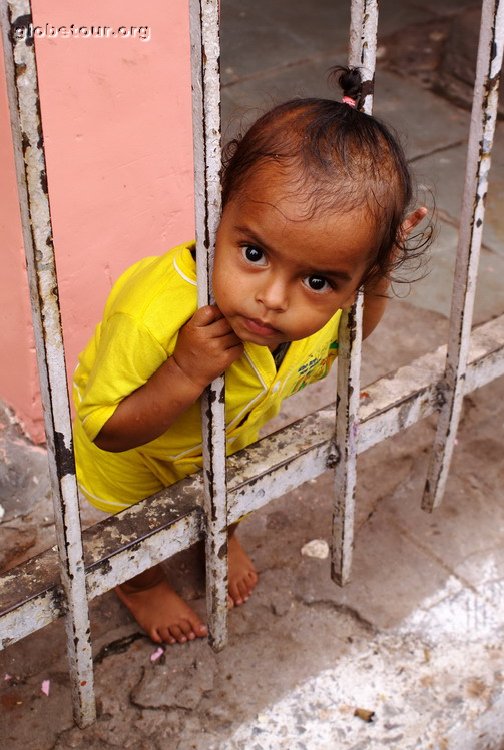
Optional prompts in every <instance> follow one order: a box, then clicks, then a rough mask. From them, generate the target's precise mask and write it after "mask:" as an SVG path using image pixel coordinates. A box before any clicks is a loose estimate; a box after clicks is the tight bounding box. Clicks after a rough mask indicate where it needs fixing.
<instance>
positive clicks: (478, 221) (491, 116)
mask: <svg viewBox="0 0 504 750" xmlns="http://www.w3.org/2000/svg"><path fill="white" fill-rule="evenodd" d="M503 46H504V10H503V6H502V3H500V2H499V0H484V2H483V8H482V17H481V29H480V39H479V47H478V63H477V67H476V82H475V85H474V96H473V105H472V112H471V126H470V131H469V146H468V156H467V165H466V175H465V186H464V195H463V199H462V213H461V219H460V232H459V241H458V247H457V260H456V264H455V276H454V284H453V297H452V307H451V314H450V338H449V342H448V350H447V356H446V369H445V375H444V380H443V382H442V384H441V386H440V388H439V391H438V398H439V403H440V404H442V407H441V413H440V415H439V421H438V427H437V432H436V437H435V440H434V446H433V450H432V455H431V462H430V466H429V471H428V476H427V481H426V484H425V491H424V496H423V500H422V508H423V509H424V510H427V511H432V510H433V509H434V508H436V507H437V506H438V505H439V504H440V502H441V500H442V498H443V493H444V489H445V486H446V481H447V477H448V470H449V468H450V462H451V457H452V454H453V449H454V446H455V439H456V435H457V428H458V423H459V420H460V414H461V410H462V402H463V397H464V380H465V373H466V367H467V355H468V351H469V341H470V334H471V325H472V314H473V306H474V295H475V291H476V281H477V273H478V261H479V252H480V247H481V238H482V234H483V219H484V214H485V197H486V193H487V186H488V173H489V170H490V154H491V150H492V142H493V136H494V131H495V123H496V119H497V101H498V85H499V77H500V69H501V65H502V52H503Z"/></svg>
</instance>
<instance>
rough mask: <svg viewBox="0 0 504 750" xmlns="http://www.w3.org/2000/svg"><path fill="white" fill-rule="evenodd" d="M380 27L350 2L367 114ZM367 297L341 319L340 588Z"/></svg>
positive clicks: (345, 572)
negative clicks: (365, 300) (364, 304)
mask: <svg viewBox="0 0 504 750" xmlns="http://www.w3.org/2000/svg"><path fill="white" fill-rule="evenodd" d="M377 29H378V2H377V0H352V15H351V23H350V55H349V64H350V65H351V66H357V67H360V68H361V72H362V76H363V94H364V102H363V106H362V108H363V109H364V111H365V112H366V113H368V114H371V112H372V108H373V86H374V71H375V64H376V35H377ZM363 298H364V295H363V292H362V289H361V290H359V293H358V295H357V301H356V303H355V304H354V305H353V307H352V309H351V310H350V311H349V312H348V313H344V314H343V315H342V319H341V323H340V349H339V356H338V384H337V398H336V456H337V462H336V468H335V480H334V481H335V488H334V491H335V504H334V511H333V531H332V578H333V580H334V581H336V583H338V584H339V585H340V586H343V585H344V584H345V583H347V582H348V581H349V579H350V571H351V567H352V553H353V537H354V517H355V487H356V481H357V431H358V423H359V418H358V414H359V397H360V365H361V347H362V313H363Z"/></svg>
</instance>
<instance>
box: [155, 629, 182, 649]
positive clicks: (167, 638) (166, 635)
mask: <svg viewBox="0 0 504 750" xmlns="http://www.w3.org/2000/svg"><path fill="white" fill-rule="evenodd" d="M158 632H159V635H160V636H161V638H162V641H163V643H168V644H169V645H170V646H173V644H174V643H176V642H177V641H176V640H175V638H174V637H173V636H172V634H171V633H170V631H169V630H168V628H159V630H158ZM151 638H152V636H151ZM153 640H154V639H153ZM156 643H158V641H156Z"/></svg>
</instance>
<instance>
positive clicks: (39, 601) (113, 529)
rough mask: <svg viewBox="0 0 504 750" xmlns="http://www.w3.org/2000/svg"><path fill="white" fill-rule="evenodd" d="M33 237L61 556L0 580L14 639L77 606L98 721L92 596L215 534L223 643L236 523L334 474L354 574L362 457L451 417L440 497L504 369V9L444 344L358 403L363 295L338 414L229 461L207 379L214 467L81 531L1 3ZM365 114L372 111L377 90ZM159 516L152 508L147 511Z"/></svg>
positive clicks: (210, 572)
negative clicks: (486, 307)
mask: <svg viewBox="0 0 504 750" xmlns="http://www.w3.org/2000/svg"><path fill="white" fill-rule="evenodd" d="M1 8H2V25H3V34H4V49H5V58H6V72H7V78H8V90H9V102H10V108H11V115H12V123H13V139H14V147H15V158H16V169H17V176H18V185H19V196H20V206H21V215H22V223H23V235H24V244H25V250H26V258H27V265H28V275H29V283H30V295H31V302H32V311H33V320H34V328H35V335H36V348H37V359H38V366H39V372H40V377H41V390H42V399H43V406H44V415H45V427H46V435H47V446H48V460H49V469H50V477H51V486H52V494H53V501H54V512H55V518H56V531H57V542H58V545H57V552H54V551H52V550H48V551H46V552H44V553H42V554H40V555H38V556H36V557H34V558H32V559H30V560H28V561H27V562H26V563H23V564H22V565H20V566H19V567H17V568H15V569H13V570H11V571H9V572H7V573H5V574H4V575H3V576H1V578H0V582H1V593H0V637H1V641H2V647H7V646H9V645H10V644H12V643H15V642H16V641H18V640H20V639H21V638H24V637H25V636H27V635H29V634H30V633H32V632H34V631H36V630H38V629H39V628H42V627H44V626H45V625H47V624H48V623H50V622H52V621H53V620H55V619H57V618H59V617H62V616H64V617H65V620H66V628H67V643H68V656H69V662H70V672H71V680H72V690H73V705H74V715H75V718H76V721H77V722H78V723H79V725H80V726H85V725H87V724H89V723H91V722H92V721H93V720H94V718H95V702H94V690H93V670H92V659H91V644H90V639H89V615H88V601H89V600H90V599H92V598H93V597H95V596H98V595H99V594H101V593H104V592H105V591H107V590H109V589H111V588H112V587H113V586H115V585H117V584H118V583H121V582H122V581H124V580H126V579H128V578H130V577H131V576H132V575H133V574H136V573H138V572H140V571H142V570H145V569H146V568H148V567H151V566H152V565H154V564H156V563H159V562H161V561H162V560H163V559H166V558H167V557H170V556H171V555H172V554H174V553H175V552H177V551H179V550H181V549H184V548H186V547H188V546H189V545H191V544H193V543H194V542H195V541H197V540H198V539H201V538H205V540H206V561H207V562H206V565H207V587H206V588H207V609H208V622H209V630H210V642H211V643H212V645H213V647H214V648H215V649H220V648H222V647H223V646H224V645H225V642H226V615H227V609H226V575H227V559H226V555H225V554H222V552H223V550H226V544H227V532H226V529H227V526H228V525H229V524H231V523H233V522H234V521H236V520H238V519H239V518H240V517H241V516H242V515H244V513H247V512H250V511H251V510H254V509H256V508H259V507H261V506H263V505H265V504H266V503H268V502H269V501H270V500H273V499H274V498H276V497H279V496H280V495H283V494H284V493H285V492H287V491H289V490H292V489H294V488H295V487H297V486H299V485H300V484H302V483H303V482H306V481H308V480H310V479H314V478H315V477H317V476H319V475H320V474H322V473H323V472H324V471H326V470H327V468H333V469H334V475H335V488H334V523H333V551H332V569H333V578H334V580H335V581H337V582H338V583H339V584H340V585H343V584H344V583H345V582H346V581H347V580H348V578H349V575H350V569H351V559H352V548H353V523H354V500H355V484H356V458H357V455H358V454H359V453H361V452H363V451H365V450H367V449H368V448H370V447H372V446H373V445H376V444H377V443H379V442H381V441H382V440H384V439H386V438H387V437H390V436H392V435H394V434H396V433H398V432H399V431H401V430H403V429H405V428H407V427H409V426H410V425H412V424H414V423H415V422H417V421H418V420H420V419H423V418H424V417H426V416H427V415H429V414H433V413H434V412H439V418H438V428H437V434H436V438H435V443H434V446H433V451H432V457H431V465H430V469H429V473H428V477H427V480H426V485H425V493H424V498H423V503H422V505H423V508H424V509H425V510H429V511H431V510H432V509H433V508H435V507H436V506H437V505H438V504H439V502H440V501H441V498H442V495H443V491H444V487H445V483H446V479H447V474H448V469H449V465H450V459H451V455H452V452H453V447H454V443H455V438H456V432H457V426H458V422H459V418H460V413H461V407H462V400H463V397H464V395H465V394H467V393H469V392H471V391H472V390H474V389H476V388H479V387H481V386H482V385H485V384H486V383H488V382H490V381H492V380H494V379H495V378H497V377H499V376H500V375H502V374H503V373H504V316H501V317H500V318H496V319H494V320H492V321H490V322H488V323H485V324H483V325H481V326H479V327H478V328H475V329H473V330H472V331H471V322H472V310H473V302H474V293H475V286H476V278H477V267H478V257H479V249H480V245H481V237H482V230H483V219H484V198H485V194H486V189H487V181H488V172H489V168H490V153H491V147H492V140H493V134H494V129H495V122H496V116H497V86H498V80H499V73H500V68H501V64H502V52H503V45H504V10H503V8H502V5H501V3H500V2H499V0H484V2H483V14H482V23H481V32H480V44H479V52H478V65H477V72H476V83H475V88H474V101H473V109H472V115H471V128H470V135H469V147H468V157H467V168H466V178H465V189H464V198H463V208H462V215H461V220H460V234H459V243H458V249H457V261H456V269H455V278H454V287H453V297H452V309H451V318H450V321H451V322H450V336H449V341H448V345H447V347H440V349H439V350H437V351H436V352H434V353H431V354H429V355H425V356H423V357H421V358H419V359H417V360H415V361H413V362H411V363H410V364H409V365H408V366H407V367H402V368H400V369H398V370H397V371H396V372H395V373H393V374H392V375H391V376H390V375H389V376H388V377H387V378H384V379H382V380H379V381H377V382H376V383H374V384H373V385H371V386H369V387H368V388H367V395H368V398H367V399H366V402H365V404H361V405H360V404H359V394H360V382H359V377H360V348H361V347H360V344H361V320H362V294H359V298H358V301H357V303H356V304H355V306H354V307H353V309H352V310H351V311H350V313H349V314H348V315H346V316H345V320H344V323H343V325H342V333H341V341H340V354H339V366H338V386H337V399H336V401H337V405H338V406H337V409H336V422H335V412H334V408H332V409H330V408H325V409H322V410H320V411H318V412H315V413H313V414H311V415H309V416H308V417H305V418H304V419H302V420H300V421H299V422H297V423H295V424H294V425H290V426H288V427H286V428H285V429H283V430H282V431H280V432H278V433H275V434H273V435H271V436H269V437H267V438H264V439H263V440H261V441H260V442H259V443H256V444H255V445H253V446H251V447H249V448H247V449H245V450H243V451H241V452H240V453H238V454H235V455H234V456H232V457H230V458H229V459H227V461H226V459H225V440H224V408H223V399H222V398H221V396H222V394H223V388H224V383H223V379H222V378H220V379H218V380H217V381H215V382H214V383H212V385H211V386H210V387H209V389H208V391H207V393H206V395H205V399H204V405H203V409H202V413H203V435H204V439H203V445H204V468H203V471H202V472H200V473H198V474H195V475H193V476H191V477H188V478H187V479H184V480H183V481H181V482H179V483H177V484H176V485H173V486H171V487H169V488H167V489H166V490H164V491H163V492H160V493H158V494H157V495H155V496H153V497H151V498H149V499H148V502H146V501H142V502H141V503H139V504H138V505H135V506H133V507H132V508H130V509H128V510H127V511H124V512H122V513H121V514H120V515H119V516H115V517H113V518H108V519H106V520H105V521H103V522H101V523H100V524H98V525H96V526H94V527H91V528H90V529H88V530H87V531H85V532H84V534H81V528H80V520H79V509H78V497H77V486H76V480H75V471H74V460H73V452H72V440H71V424H70V410H69V403H68V395H67V386H66V374H65V373H66V369H65V360H64V351H63V340H62V333H61V322H60V313H59V305H58V293H57V279H56V272H55V264H54V249H53V244H52V229H51V216H50V206H49V196H48V193H47V181H46V179H45V156H44V146H43V138H42V137H41V132H42V123H41V121H40V107H39V91H38V81H37V69H36V57H35V49H34V45H33V44H31V45H30V44H27V43H26V41H25V39H23V38H20V36H19V35H16V34H15V33H14V31H15V29H16V27H18V26H19V25H20V24H24V25H27V24H28V23H30V21H31V6H30V1H29V0H1ZM190 15H191V56H192V76H193V130H194V155H195V195H196V240H197V244H196V247H197V266H198V301H199V304H207V302H208V300H209V299H210V294H211V291H210V282H209V279H210V278H211V274H210V270H211V265H212V249H213V244H214V236H215V231H216V227H217V224H218V219H219V212H220V184H219V171H220V115H219V89H220V85H219V65H218V60H219V35H218V25H219V17H218V0H191V1H190ZM377 23H378V3H377V0H353V1H352V17H351V29H350V42H351V52H350V64H351V65H359V66H363V68H364V69H365V71H366V73H367V75H368V87H369V90H372V82H373V80H374V68H375V58H376V33H377ZM364 108H365V110H366V111H367V112H370V111H371V108H372V95H371V94H370V95H368V96H367V97H366V100H365V103H364ZM147 510H148V512H147Z"/></svg>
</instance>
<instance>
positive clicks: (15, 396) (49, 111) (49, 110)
mask: <svg viewBox="0 0 504 750" xmlns="http://www.w3.org/2000/svg"><path fill="white" fill-rule="evenodd" d="M33 9H34V24H36V25H38V26H40V27H42V28H43V29H45V26H46V23H48V24H50V25H51V26H53V27H61V26H66V27H69V26H70V24H75V26H76V27H81V26H88V27H90V26H98V25H101V26H105V25H106V26H109V27H111V28H113V29H118V28H119V27H121V26H122V27H130V26H137V27H148V28H147V29H144V30H143V31H142V32H141V33H142V35H143V36H145V37H150V38H149V39H148V40H147V39H146V40H141V39H140V38H138V37H137V38H132V37H131V36H130V37H128V38H127V37H119V36H118V37H116V38H110V37H109V38H93V37H89V38H86V37H84V36H77V37H76V36H68V37H62V36H59V37H53V38H50V37H48V36H46V37H41V38H38V39H36V50H37V62H38V71H39V84H40V91H41V107H42V121H43V129H44V139H45V147H46V159H47V172H48V182H49V194H50V201H51V215H52V220H53V231H54V241H55V248H56V262H57V269H58V278H59V286H60V303H61V311H62V318H63V331H64V338H65V347H66V354H67V362H68V371H69V373H71V371H72V370H73V368H74V366H75V362H76V358H77V354H78V352H79V351H80V350H81V349H82V347H83V346H84V344H85V343H86V341H87V339H88V337H89V335H90V333H91V331H92V329H93V327H94V325H95V324H96V322H97V321H98V320H99V318H100V314H101V310H102V307H103V303H104V301H105V298H106V296H107V293H108V291H109V289H110V286H111V284H112V281H113V280H114V279H115V278H117V276H118V275H119V274H120V273H121V271H122V270H123V269H124V268H126V267H127V266H128V265H129V264H130V263H131V262H133V261H135V260H136V259H138V258H140V257H142V256H145V255H151V254H159V253H162V252H163V251H164V250H165V249H168V248H169V247H170V246H171V245H173V244H176V243H178V242H182V241H184V240H185V239H187V238H189V237H191V236H192V234H193V203H192V201H193V198H192V181H193V178H192V143H191V86H190V67H189V31H188V18H187V3H186V2H185V0H170V2H168V3H167V2H165V0H151V2H149V3H144V4H141V5H138V3H137V2H133V0H106V1H105V2H104V0H88V2H86V3H83V2H82V0H66V2H65V3H61V2H58V1H57V0H33ZM84 33H85V32H84ZM0 85H2V86H3V85H4V84H3V82H2V84H0ZM0 135H1V142H2V153H1V156H2V157H3V158H2V161H1V163H2V165H4V164H7V167H8V169H7V170H2V175H1V179H2V185H1V188H2V197H3V196H4V195H5V196H6V200H4V199H3V200H2V206H1V208H0V223H1V225H2V230H3V231H2V241H3V250H2V255H3V257H4V258H6V259H7V265H8V273H7V274H1V275H0V296H1V299H2V305H1V309H2V312H1V315H2V319H3V321H4V323H5V324H4V325H2V330H1V332H0V337H1V341H2V350H3V351H4V352H5V350H6V349H7V351H8V359H7V361H8V362H9V363H10V366H9V368H5V367H3V368H2V372H1V373H0V398H1V399H2V400H4V401H6V402H7V403H8V404H9V405H10V406H11V407H12V408H13V409H14V410H15V412H16V415H17V416H18V417H19V418H20V419H21V420H22V421H23V423H24V424H25V427H26V430H27V432H28V433H29V434H30V436H31V437H32V438H33V439H35V440H40V439H42V431H41V421H40V420H41V416H40V410H39V408H38V406H37V405H36V403H34V400H35V399H36V386H35V385H34V379H33V372H34V360H33V352H32V348H33V343H32V338H31V331H30V330H29V326H28V325H27V319H28V318H29V312H28V307H27V291H26V282H25V276H24V262H23V260H22V254H21V235H20V227H19V212H18V209H17V207H16V205H15V180H14V176H13V167H12V159H11V157H10V148H11V145H10V138H9V139H7V138H6V135H8V120H7V116H6V111H5V95H4V92H3V91H2V90H0ZM4 151H5V154H4ZM4 182H5V184H3V183H4ZM4 361H5V359H4Z"/></svg>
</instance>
